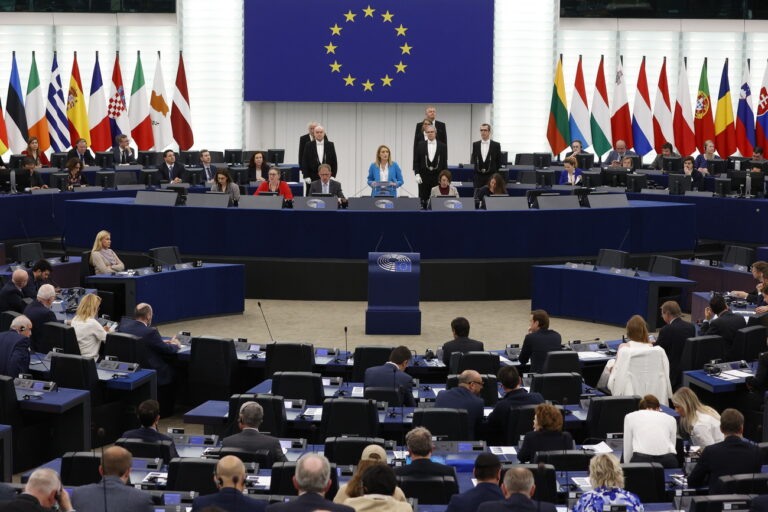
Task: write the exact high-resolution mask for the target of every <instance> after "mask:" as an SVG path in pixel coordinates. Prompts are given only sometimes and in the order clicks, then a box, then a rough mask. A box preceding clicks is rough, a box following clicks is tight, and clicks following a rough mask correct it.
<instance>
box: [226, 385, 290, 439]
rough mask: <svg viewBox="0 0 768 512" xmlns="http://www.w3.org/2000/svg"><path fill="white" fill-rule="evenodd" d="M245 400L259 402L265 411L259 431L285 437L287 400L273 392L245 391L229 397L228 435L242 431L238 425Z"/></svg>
mask: <svg viewBox="0 0 768 512" xmlns="http://www.w3.org/2000/svg"><path fill="white" fill-rule="evenodd" d="M245 402H257V403H258V404H259V405H261V408H262V409H263V411H264V418H263V419H262V421H261V425H259V432H264V433H268V434H269V435H271V436H274V437H285V424H286V422H287V418H286V414H285V402H284V401H283V397H282V396H279V395H273V394H271V393H257V394H254V393H244V394H237V395H232V396H230V397H229V416H228V418H229V423H230V424H231V427H230V425H228V428H227V432H226V433H227V435H232V434H236V433H238V432H240V428H239V427H238V423H239V419H240V407H242V405H243V404H244V403H245Z"/></svg>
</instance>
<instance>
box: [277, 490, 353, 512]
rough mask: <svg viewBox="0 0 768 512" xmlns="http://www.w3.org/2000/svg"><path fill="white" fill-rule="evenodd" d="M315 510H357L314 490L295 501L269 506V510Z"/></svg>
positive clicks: (339, 511)
mask: <svg viewBox="0 0 768 512" xmlns="http://www.w3.org/2000/svg"><path fill="white" fill-rule="evenodd" d="M315 510H330V511H331V512H355V509H353V508H352V507H349V506H347V505H339V504H337V503H334V502H332V501H331V500H327V499H325V498H323V497H322V496H320V495H319V494H317V493H314V492H308V493H304V494H302V495H301V496H299V497H298V498H296V499H295V500H293V501H286V502H283V503H273V504H271V505H270V506H268V507H267V512H314V511H315Z"/></svg>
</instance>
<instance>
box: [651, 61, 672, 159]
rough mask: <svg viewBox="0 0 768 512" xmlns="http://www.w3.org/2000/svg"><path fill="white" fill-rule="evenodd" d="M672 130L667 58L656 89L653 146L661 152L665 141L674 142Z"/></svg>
mask: <svg viewBox="0 0 768 512" xmlns="http://www.w3.org/2000/svg"><path fill="white" fill-rule="evenodd" d="M673 140H674V135H673V132H672V108H671V106H670V102H669V86H668V85H667V58H666V57H664V62H663V63H662V64H661V72H660V73H659V88H658V89H657V90H656V101H655V102H654V104H653V146H654V149H655V150H656V152H657V153H661V146H662V145H663V144H664V143H665V142H669V143H670V144H674V143H673V142H672V141H673Z"/></svg>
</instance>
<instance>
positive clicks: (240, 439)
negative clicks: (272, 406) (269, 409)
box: [221, 402, 286, 462]
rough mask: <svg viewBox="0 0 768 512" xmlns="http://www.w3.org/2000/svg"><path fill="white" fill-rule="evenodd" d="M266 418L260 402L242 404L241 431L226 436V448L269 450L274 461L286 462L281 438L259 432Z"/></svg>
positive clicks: (239, 423) (239, 421) (252, 450)
mask: <svg viewBox="0 0 768 512" xmlns="http://www.w3.org/2000/svg"><path fill="white" fill-rule="evenodd" d="M263 420H264V409H263V408H262V407H261V405H260V404H259V403H258V402H245V403H244V404H243V405H241V406H240V417H239V420H238V426H239V427H240V430H241V432H240V433H239V434H234V435H231V436H229V437H225V438H224V440H223V441H222V443H221V446H223V447H224V448H240V449H242V450H246V451H248V452H255V451H258V450H269V452H270V454H271V455H272V460H273V461H274V462H284V461H285V460H286V459H285V455H284V454H283V449H282V448H281V447H280V440H279V439H277V438H276V437H272V436H268V435H266V434H262V433H261V432H259V426H260V425H261V422H262V421H263Z"/></svg>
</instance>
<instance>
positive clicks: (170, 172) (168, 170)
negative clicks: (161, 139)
mask: <svg viewBox="0 0 768 512" xmlns="http://www.w3.org/2000/svg"><path fill="white" fill-rule="evenodd" d="M158 170H159V171H160V179H161V180H163V181H167V182H170V183H181V182H182V181H187V170H186V169H185V168H184V165H182V164H180V163H179V162H177V161H176V153H174V152H173V150H172V149H166V150H165V151H163V163H161V164H160V166H159V167H158Z"/></svg>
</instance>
